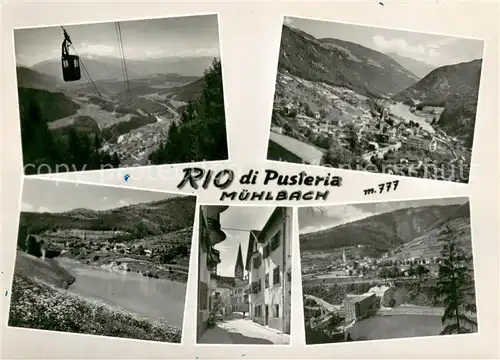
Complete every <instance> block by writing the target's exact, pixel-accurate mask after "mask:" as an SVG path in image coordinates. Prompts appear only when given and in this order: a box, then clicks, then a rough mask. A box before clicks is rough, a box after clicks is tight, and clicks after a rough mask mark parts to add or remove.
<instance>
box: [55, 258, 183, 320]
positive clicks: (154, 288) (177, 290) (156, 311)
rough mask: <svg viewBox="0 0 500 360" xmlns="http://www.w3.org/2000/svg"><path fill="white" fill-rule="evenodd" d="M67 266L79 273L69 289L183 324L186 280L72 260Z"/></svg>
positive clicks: (150, 316)
mask: <svg viewBox="0 0 500 360" xmlns="http://www.w3.org/2000/svg"><path fill="white" fill-rule="evenodd" d="M64 267H66V268H67V269H69V270H70V271H71V272H72V273H73V274H74V275H75V277H76V281H75V283H73V284H72V285H71V286H70V287H69V289H68V290H69V291H71V292H73V293H76V294H79V295H81V296H84V297H89V298H94V299H99V300H101V301H103V302H105V303H107V304H109V305H111V306H119V307H121V308H123V309H126V310H129V311H132V312H135V313H137V314H139V315H142V316H144V317H147V318H150V319H152V320H158V319H159V318H163V319H164V320H165V321H166V322H167V323H168V324H170V325H172V326H177V327H180V328H182V321H183V316H184V304H185V298H186V284H184V283H179V282H174V281H170V280H165V279H154V278H147V277H144V276H142V275H140V274H137V273H130V272H128V273H119V272H112V271H108V270H103V269H99V268H94V267H90V266H84V265H80V264H75V263H69V262H68V263H66V262H65V263H64Z"/></svg>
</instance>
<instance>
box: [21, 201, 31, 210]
mask: <svg viewBox="0 0 500 360" xmlns="http://www.w3.org/2000/svg"><path fill="white" fill-rule="evenodd" d="M33 209H34V208H33V206H31V205H30V204H28V203H25V202H23V203H22V204H21V211H33Z"/></svg>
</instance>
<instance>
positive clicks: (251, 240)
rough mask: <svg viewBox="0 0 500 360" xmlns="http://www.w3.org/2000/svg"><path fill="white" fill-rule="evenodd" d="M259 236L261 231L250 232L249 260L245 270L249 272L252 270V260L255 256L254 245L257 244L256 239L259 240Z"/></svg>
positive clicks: (247, 259) (246, 262)
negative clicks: (253, 255)
mask: <svg viewBox="0 0 500 360" xmlns="http://www.w3.org/2000/svg"><path fill="white" fill-rule="evenodd" d="M259 234H260V231H259V230H250V232H249V239H248V248H247V258H246V260H245V270H247V271H248V270H249V269H250V259H251V258H252V254H253V244H254V243H255V239H256V238H258V236H259Z"/></svg>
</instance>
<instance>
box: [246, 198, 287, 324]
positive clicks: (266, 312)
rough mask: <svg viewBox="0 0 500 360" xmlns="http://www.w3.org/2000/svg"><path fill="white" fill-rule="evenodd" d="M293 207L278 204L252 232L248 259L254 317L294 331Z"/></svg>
mask: <svg viewBox="0 0 500 360" xmlns="http://www.w3.org/2000/svg"><path fill="white" fill-rule="evenodd" d="M291 231H292V210H291V208H284V207H277V208H276V209H275V210H274V211H273V213H272V214H271V216H270V217H269V219H268V221H267V222H266V224H265V225H264V227H263V228H262V230H260V231H255V230H254V231H251V232H250V239H249V243H248V251H247V258H246V264H245V266H246V270H247V272H248V274H249V275H248V276H249V282H250V297H249V305H250V306H249V307H250V318H251V319H252V320H253V321H255V322H257V323H259V324H262V325H265V326H269V327H271V328H274V329H276V330H279V331H282V332H284V333H286V334H290V314H291V313H290V308H291V235H292V233H291Z"/></svg>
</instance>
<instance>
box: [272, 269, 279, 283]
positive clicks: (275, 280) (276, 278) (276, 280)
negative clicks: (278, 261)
mask: <svg viewBox="0 0 500 360" xmlns="http://www.w3.org/2000/svg"><path fill="white" fill-rule="evenodd" d="M279 283H280V267H279V266H276V267H275V268H274V270H273V285H277V284H279Z"/></svg>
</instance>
